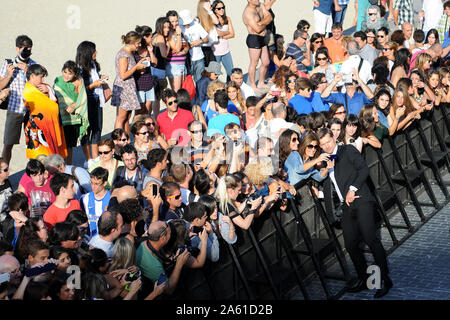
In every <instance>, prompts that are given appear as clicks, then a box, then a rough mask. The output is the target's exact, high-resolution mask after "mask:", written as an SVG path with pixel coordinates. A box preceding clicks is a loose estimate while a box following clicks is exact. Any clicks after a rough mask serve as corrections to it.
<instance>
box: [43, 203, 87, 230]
mask: <svg viewBox="0 0 450 320" xmlns="http://www.w3.org/2000/svg"><path fill="white" fill-rule="evenodd" d="M72 210H81V206H80V202H78V200H75V199H72V200H70V204H69V207H68V208H65V209H63V208H58V207H57V206H55V204H52V205H51V206H50V207H49V208H48V209H47V211H45V213H44V223H45V225H46V226H47V229H48V231H50V230H51V229H52V228H53V226H54V225H55V224H56V223H58V222H64V221H65V220H66V218H67V216H68V215H69V213H70V211H72Z"/></svg>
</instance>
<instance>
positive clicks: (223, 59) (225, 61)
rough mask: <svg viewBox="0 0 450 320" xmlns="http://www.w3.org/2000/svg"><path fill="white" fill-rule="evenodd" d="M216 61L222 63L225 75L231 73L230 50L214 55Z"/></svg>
mask: <svg viewBox="0 0 450 320" xmlns="http://www.w3.org/2000/svg"><path fill="white" fill-rule="evenodd" d="M216 61H217V62H218V63H219V64H220V63H222V64H223V67H224V68H225V72H226V73H227V76H230V75H231V70H232V69H233V68H234V66H233V58H232V57H231V52H228V53H227V54H225V55H223V56H216Z"/></svg>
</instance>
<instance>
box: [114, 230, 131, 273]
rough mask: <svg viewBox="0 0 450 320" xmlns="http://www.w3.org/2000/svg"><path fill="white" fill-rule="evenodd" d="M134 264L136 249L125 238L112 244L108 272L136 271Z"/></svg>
mask: <svg viewBox="0 0 450 320" xmlns="http://www.w3.org/2000/svg"><path fill="white" fill-rule="evenodd" d="M135 263H136V249H135V247H134V244H133V242H131V240H130V239H127V238H125V237H121V238H118V239H117V240H116V242H115V243H114V249H113V257H112V261H111V264H110V266H109V271H110V272H111V271H115V270H120V269H136V267H135ZM133 267H134V268H133Z"/></svg>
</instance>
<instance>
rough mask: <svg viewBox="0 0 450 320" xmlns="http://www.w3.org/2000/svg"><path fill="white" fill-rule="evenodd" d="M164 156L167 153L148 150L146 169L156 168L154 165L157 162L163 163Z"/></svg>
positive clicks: (159, 150)
mask: <svg viewBox="0 0 450 320" xmlns="http://www.w3.org/2000/svg"><path fill="white" fill-rule="evenodd" d="M166 154H167V151H166V150H164V149H161V148H157V149H152V150H150V152H149V153H148V154H147V166H148V168H147V169H148V170H152V169H153V168H154V167H156V164H157V163H158V162H163V160H164V158H165V157H166Z"/></svg>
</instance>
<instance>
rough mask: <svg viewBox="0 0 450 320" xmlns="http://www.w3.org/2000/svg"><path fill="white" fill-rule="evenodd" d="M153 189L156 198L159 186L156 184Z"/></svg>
mask: <svg viewBox="0 0 450 320" xmlns="http://www.w3.org/2000/svg"><path fill="white" fill-rule="evenodd" d="M152 188H153V189H152V194H153V197H156V196H157V195H158V186H157V185H156V184H154V185H153V187H152Z"/></svg>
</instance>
